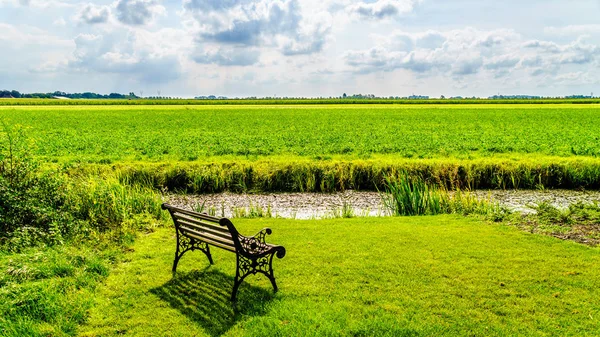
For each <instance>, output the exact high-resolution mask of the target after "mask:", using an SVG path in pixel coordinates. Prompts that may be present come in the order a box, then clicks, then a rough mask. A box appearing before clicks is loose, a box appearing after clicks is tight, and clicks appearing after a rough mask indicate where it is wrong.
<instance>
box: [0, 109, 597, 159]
mask: <svg viewBox="0 0 600 337" xmlns="http://www.w3.org/2000/svg"><path fill="white" fill-rule="evenodd" d="M0 114H1V116H2V119H3V120H4V121H6V122H7V123H11V124H12V123H17V124H22V125H25V126H28V127H31V130H30V134H31V136H32V137H33V138H35V139H36V140H37V147H38V149H37V154H39V155H41V156H44V157H46V158H48V159H60V160H74V159H75V160H81V161H95V162H97V161H101V160H111V161H121V160H143V161H161V160H182V161H189V160H206V159H211V158H212V157H223V156H244V157H265V156H303V157H311V158H323V157H327V156H329V157H331V156H344V157H350V158H354V157H360V158H369V157H370V156H372V155H391V156H397V157H403V158H440V157H441V158H447V157H458V158H472V157H489V156H497V155H531V154H535V155H546V156H573V155H580V156H598V155H600V141H599V138H598V137H600V136H599V135H600V123H598V122H597V121H598V120H599V119H600V105H500V106H498V105H456V106H454V105H452V106H448V105H433V106H431V105H416V106H396V105H391V106H390V105H368V106H364V105H317V106H297V105H285V106H274V105H267V106H239V105H238V106H124V107H123V106H41V107H37V106H36V107H2V108H1V109H0Z"/></svg>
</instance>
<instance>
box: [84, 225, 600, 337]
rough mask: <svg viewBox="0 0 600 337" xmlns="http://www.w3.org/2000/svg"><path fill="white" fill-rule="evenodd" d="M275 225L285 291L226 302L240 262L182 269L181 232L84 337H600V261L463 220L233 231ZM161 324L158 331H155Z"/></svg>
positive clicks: (145, 246)
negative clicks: (176, 255)
mask: <svg viewBox="0 0 600 337" xmlns="http://www.w3.org/2000/svg"><path fill="white" fill-rule="evenodd" d="M236 224H238V227H239V228H240V229H241V231H242V232H245V233H253V232H255V231H257V230H258V229H260V228H262V227H266V226H268V227H271V228H272V229H273V233H274V234H273V235H272V236H271V237H270V241H272V242H275V243H278V244H282V245H284V246H285V247H286V248H287V250H288V253H289V254H288V255H287V256H286V257H285V258H284V259H282V260H277V261H275V262H274V264H275V273H276V277H277V278H278V283H279V285H280V288H281V290H280V292H279V293H277V294H275V295H272V293H271V288H270V285H269V283H268V281H267V280H266V279H264V280H263V279H262V278H261V277H259V276H255V277H251V278H249V279H248V283H247V284H245V285H244V286H243V287H242V288H241V290H240V295H239V300H240V302H239V304H238V308H237V309H233V308H232V307H231V305H230V304H229V302H228V298H229V295H230V291H231V286H232V284H233V281H232V280H233V276H234V275H235V270H234V269H235V256H234V255H233V254H230V253H228V252H225V251H222V250H216V249H215V250H213V256H214V257H215V265H214V266H211V267H208V263H207V261H206V258H205V256H204V255H202V254H201V253H192V254H189V255H186V256H184V258H183V259H182V260H181V263H180V266H179V268H180V269H179V270H178V275H177V276H176V278H174V279H172V278H171V272H170V266H171V263H172V255H173V249H174V248H173V245H174V233H173V230H172V229H162V230H159V231H158V232H156V233H153V234H150V235H146V236H143V237H142V238H140V239H139V240H138V241H137V243H136V245H135V246H134V247H133V252H132V253H130V254H128V258H127V259H126V262H124V263H122V264H120V265H118V266H117V267H116V269H115V271H114V273H113V274H112V275H110V276H109V277H108V279H107V280H106V287H102V289H101V290H99V291H98V292H97V296H96V300H97V304H96V306H95V307H94V308H93V309H92V310H91V317H90V319H89V323H88V324H86V325H85V326H84V327H82V329H81V332H82V335H83V336H98V335H102V336H118V335H122V334H125V335H132V336H158V335H162V336H166V335H169V336H205V335H207V336H220V335H222V334H224V335H226V336H266V335H269V336H340V335H341V336H467V335H469V336H516V335H519V336H594V335H597V333H598V331H600V321H599V319H600V299H599V296H598V295H599V294H600V290H599V289H600V288H599V287H598V286H599V285H600V276H599V275H600V274H599V272H600V264H599V262H600V257H599V255H598V252H599V251H598V249H592V248H588V247H584V246H580V245H577V244H574V243H571V242H565V241H559V240H556V239H553V238H549V237H542V236H535V235H531V234H527V233H523V232H520V231H518V230H516V229H514V228H510V227H505V226H502V225H486V224H484V223H481V222H479V221H476V220H472V219H465V218H461V217H455V216H437V217H417V218H395V219H383V218H382V219H351V220H324V221H289V220H237V221H236ZM150 317H152V319H149V318H150Z"/></svg>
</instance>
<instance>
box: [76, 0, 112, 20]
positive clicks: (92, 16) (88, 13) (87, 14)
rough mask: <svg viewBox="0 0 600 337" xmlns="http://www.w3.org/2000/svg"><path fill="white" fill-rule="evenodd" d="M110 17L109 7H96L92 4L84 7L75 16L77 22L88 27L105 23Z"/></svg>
mask: <svg viewBox="0 0 600 337" xmlns="http://www.w3.org/2000/svg"><path fill="white" fill-rule="evenodd" d="M110 15H111V11H110V7H108V6H97V5H94V4H93V3H88V4H86V5H84V6H83V7H82V8H81V9H80V10H79V12H78V13H77V15H76V19H77V21H79V22H81V23H87V24H90V25H95V24H100V23H107V22H108V20H109V18H110Z"/></svg>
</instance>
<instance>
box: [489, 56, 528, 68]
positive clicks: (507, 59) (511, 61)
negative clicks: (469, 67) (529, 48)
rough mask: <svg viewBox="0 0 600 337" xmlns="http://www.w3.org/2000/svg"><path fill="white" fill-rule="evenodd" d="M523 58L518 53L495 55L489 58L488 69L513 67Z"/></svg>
mask: <svg viewBox="0 0 600 337" xmlns="http://www.w3.org/2000/svg"><path fill="white" fill-rule="evenodd" d="M519 61H521V59H520V58H519V57H518V56H516V55H502V56H495V57H492V58H490V59H488V60H487V62H486V64H485V68H486V69H490V70H500V69H502V68H513V67H514V66H516V65H517V64H518V63H519Z"/></svg>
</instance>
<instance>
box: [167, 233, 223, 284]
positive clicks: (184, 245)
mask: <svg viewBox="0 0 600 337" xmlns="http://www.w3.org/2000/svg"><path fill="white" fill-rule="evenodd" d="M189 250H191V251H194V250H200V251H202V252H203V253H204V254H206V257H208V262H210V264H213V259H212V255H211V254H210V248H209V247H208V244H206V243H205V242H202V241H198V240H195V239H190V238H188V237H185V236H183V235H179V233H177V248H176V249H175V259H174V260H173V270H172V271H173V274H175V272H176V271H177V264H178V263H179V260H180V259H181V257H182V256H183V254H185V253H186V252H187V251H189Z"/></svg>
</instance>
